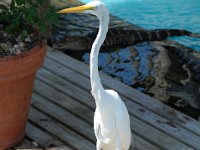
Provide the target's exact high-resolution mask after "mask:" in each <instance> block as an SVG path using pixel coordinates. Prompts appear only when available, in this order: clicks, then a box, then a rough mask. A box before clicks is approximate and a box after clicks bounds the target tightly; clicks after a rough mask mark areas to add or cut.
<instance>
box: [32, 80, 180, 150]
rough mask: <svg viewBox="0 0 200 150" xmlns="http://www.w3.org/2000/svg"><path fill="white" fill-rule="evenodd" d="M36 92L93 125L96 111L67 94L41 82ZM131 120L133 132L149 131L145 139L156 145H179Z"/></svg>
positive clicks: (146, 126)
mask: <svg viewBox="0 0 200 150" xmlns="http://www.w3.org/2000/svg"><path fill="white" fill-rule="evenodd" d="M35 91H37V92H38V93H39V94H40V95H42V96H43V97H44V98H45V99H48V100H49V101H51V102H53V103H56V104H57V105H58V106H61V107H63V108H65V109H67V110H69V111H70V112H72V113H75V114H76V115H78V116H79V117H80V118H84V119H85V120H87V121H88V122H90V123H91V124H93V113H94V112H93V111H94V110H92V109H90V108H87V107H85V108H84V106H83V105H81V104H80V103H78V102H77V103H74V102H76V101H74V100H73V99H71V98H70V97H68V96H67V95H66V94H63V93H62V92H59V91H57V90H56V89H55V88H52V87H50V86H48V85H46V84H44V83H42V82H39V81H36V84H35ZM55 93H56V94H55ZM72 105H73V106H72ZM82 108H83V109H82ZM83 114H84V115H83ZM131 120H132V122H134V123H132V125H131V126H132V130H133V131H134V132H137V131H145V130H147V132H143V137H145V138H146V139H148V138H149V139H150V140H151V142H152V143H155V145H158V144H159V143H160V144H161V143H164V144H162V145H169V143H167V144H165V143H166V142H169V141H170V143H178V142H177V141H175V140H174V139H172V138H171V137H168V136H167V135H165V134H163V133H161V132H159V131H158V130H155V129H154V128H152V127H149V126H148V125H145V124H144V123H143V122H141V121H139V120H137V119H136V118H133V117H132V118H131ZM143 124H144V125H143ZM144 128H145V130H144ZM90 130H92V131H93V128H91V129H90ZM151 134H153V135H155V136H154V138H152V135H151ZM160 137H163V139H164V140H162V139H160ZM137 139H138V137H137V136H136V138H135V140H136V141H137V142H135V143H138V140H137ZM140 141H141V139H140ZM140 143H141V142H140ZM143 143H144V142H143ZM143 145H144V144H143ZM146 145H147V144H146ZM177 145H181V144H177ZM138 146H139V147H137V148H138V149H141V146H140V145H138ZM147 147H149V148H150V146H147ZM151 147H152V146H151ZM179 147H180V146H179ZM151 149H156V147H153V148H151Z"/></svg>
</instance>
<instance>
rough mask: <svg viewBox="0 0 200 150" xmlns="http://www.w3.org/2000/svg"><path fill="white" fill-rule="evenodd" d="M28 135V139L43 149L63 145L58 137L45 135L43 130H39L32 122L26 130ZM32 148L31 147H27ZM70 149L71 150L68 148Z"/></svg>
mask: <svg viewBox="0 0 200 150" xmlns="http://www.w3.org/2000/svg"><path fill="white" fill-rule="evenodd" d="M26 134H27V137H29V138H30V139H32V140H33V141H34V142H36V143H38V144H39V145H41V146H42V147H50V146H53V145H54V146H60V145H63V143H62V142H61V141H58V140H57V139H56V137H52V136H51V135H49V134H47V133H45V132H44V131H42V130H41V129H39V128H37V127H36V126H34V125H33V124H31V123H30V122H29V123H28V124H27V129H26ZM26 148H30V147H26ZM68 149H70V148H69V147H68Z"/></svg>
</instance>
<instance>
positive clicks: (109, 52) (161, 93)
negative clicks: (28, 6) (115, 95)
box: [53, 0, 200, 119]
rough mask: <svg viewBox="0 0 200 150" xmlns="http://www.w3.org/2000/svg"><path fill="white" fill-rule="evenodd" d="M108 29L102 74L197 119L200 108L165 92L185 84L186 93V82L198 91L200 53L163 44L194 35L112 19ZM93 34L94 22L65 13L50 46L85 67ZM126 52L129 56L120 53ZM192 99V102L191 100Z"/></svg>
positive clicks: (95, 22)
mask: <svg viewBox="0 0 200 150" xmlns="http://www.w3.org/2000/svg"><path fill="white" fill-rule="evenodd" d="M56 1H58V0H56ZM54 2H55V1H54ZM80 3H81V2H78V1H73V2H72V3H70V4H68V5H69V6H70V7H71V6H76V5H80ZM109 28H110V33H108V37H109V36H110V39H109V38H108V40H107V41H106V42H107V43H108V44H107V46H105V47H103V48H102V50H101V53H100V57H101V58H102V60H101V58H100V60H99V61H100V66H99V68H100V70H101V71H103V72H105V73H107V74H110V75H111V76H112V77H114V78H117V79H119V80H121V81H122V82H124V83H126V84H128V85H130V86H132V87H134V88H136V89H138V90H140V91H142V92H144V93H146V94H148V95H151V96H154V97H156V98H157V99H158V100H160V101H162V102H165V103H167V104H168V105H170V106H172V107H174V108H176V109H179V110H181V111H183V112H184V113H186V114H188V115H190V116H192V117H194V118H196V119H197V118H198V116H200V106H198V107H199V108H198V107H196V108H194V107H192V106H191V105H190V103H189V102H187V105H184V106H182V105H176V104H177V101H179V100H180V99H183V100H184V97H180V96H179V94H178V92H179V91H177V95H176V94H173V95H170V93H167V92H166V91H167V89H168V88H170V87H173V86H184V89H185V90H186V92H187V86H185V85H187V84H188V83H191V84H192V85H194V86H195V88H197V91H198V89H200V73H199V72H198V70H200V59H199V58H198V57H199V53H198V52H196V51H194V50H192V49H190V48H187V47H186V46H184V45H181V44H179V43H177V42H174V41H169V40H167V37H169V36H173V35H180V36H182V35H187V36H190V35H192V36H193V34H192V33H188V32H187V31H185V30H176V31H171V30H168V29H166V30H155V31H148V30H145V29H143V28H140V27H139V26H137V25H134V24H131V23H129V22H126V21H124V20H122V19H119V18H117V17H115V16H112V15H111V16H110V24H109ZM97 30H98V20H97V18H96V17H94V16H91V15H86V14H68V15H63V16H61V17H60V23H59V24H58V25H57V26H56V27H54V28H53V39H54V47H55V48H56V49H59V50H61V51H63V52H64V53H66V54H69V55H71V56H73V57H75V58H78V59H81V60H83V61H85V62H86V63H89V60H88V59H89V52H90V47H91V44H92V42H90V41H93V38H95V35H96V31H97ZM150 32H151V33H152V34H151V33H150ZM125 33H126V34H125ZM127 33H128V34H127ZM133 34H134V36H133ZM135 34H137V35H135ZM119 35H122V36H123V35H125V36H128V37H126V40H127V39H128V40H132V41H133V40H135V41H137V42H136V43H135V44H134V43H131V44H130V43H125V45H117V43H119V42H120V41H117V40H125V38H124V37H123V38H121V37H119ZM115 36H116V37H115ZM163 36H164V38H163ZM195 36H196V35H195ZM197 36H199V35H197ZM112 37H115V41H111V40H112ZM147 37H148V38H147ZM136 38H138V39H136ZM157 41H159V42H157ZM113 43H114V44H113ZM115 43H116V44H115ZM105 44H106V43H105ZM109 44H110V45H111V46H109ZM126 44H127V45H126ZM125 51H126V52H127V54H129V56H127V55H126V54H125V53H124V52H125ZM131 66H132V67H131ZM130 67H131V68H130ZM182 81H183V82H182ZM184 81H185V82H184ZM194 91H195V90H194ZM188 93H189V94H190V96H191V97H194V96H196V93H194V92H193V93H192V92H188ZM185 100H186V99H185ZM190 100H191V101H193V100H195V98H191V99H190Z"/></svg>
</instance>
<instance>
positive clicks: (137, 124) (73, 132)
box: [14, 49, 200, 150]
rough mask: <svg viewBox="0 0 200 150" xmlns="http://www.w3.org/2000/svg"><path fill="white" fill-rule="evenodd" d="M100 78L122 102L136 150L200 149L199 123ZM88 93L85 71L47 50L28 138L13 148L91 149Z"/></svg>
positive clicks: (91, 109) (77, 63)
mask: <svg viewBox="0 0 200 150" xmlns="http://www.w3.org/2000/svg"><path fill="white" fill-rule="evenodd" d="M101 79H102V82H103V84H104V86H105V87H106V88H112V89H114V90H116V91H117V92H118V93H119V94H120V96H121V98H122V99H123V100H124V102H125V104H126V106H127V108H128V110H129V114H130V118H131V128H132V133H133V136H134V137H133V138H134V145H135V147H136V149H137V150H161V149H162V150H163V149H168V150H192V149H200V123H199V122H197V121H196V120H194V119H192V118H190V117H188V116H186V115H184V114H182V113H180V112H178V111H176V110H174V109H172V108H170V107H168V106H166V105H164V104H162V103H160V102H159V101H157V100H155V99H153V98H151V97H149V96H146V95H144V94H142V93H140V92H138V91H136V90H134V89H133V88H131V87H129V86H127V85H125V84H123V83H121V82H119V81H117V80H115V79H113V78H111V77H109V76H107V75H105V74H103V73H102V74H101ZM90 90H91V87H90V83H89V68H88V66H87V65H85V64H83V63H82V62H80V61H77V60H75V59H73V58H71V57H69V56H67V55H65V54H63V53H61V52H58V51H54V50H50V49H49V50H48V53H47V57H46V60H45V63H44V66H43V68H42V69H40V71H39V72H38V74H37V78H36V81H35V87H34V94H33V97H32V105H31V109H30V115H29V122H28V126H27V135H26V138H25V139H24V141H23V142H22V143H21V145H19V146H16V147H15V148H14V149H17V148H18V147H21V148H30V147H31V146H33V145H34V143H35V146H36V147H37V145H36V143H38V144H39V147H50V146H60V145H65V149H66V150H67V149H69V150H71V149H80V150H90V149H91V150H94V149H95V142H96V139H95V136H94V131H93V114H94V109H95V103H94V100H93V97H92V96H91V94H90ZM33 141H34V142H33Z"/></svg>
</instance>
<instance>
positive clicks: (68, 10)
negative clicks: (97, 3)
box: [57, 5, 95, 14]
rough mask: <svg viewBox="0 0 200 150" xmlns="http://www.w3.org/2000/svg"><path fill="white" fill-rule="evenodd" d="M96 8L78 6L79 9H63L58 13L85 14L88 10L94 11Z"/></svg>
mask: <svg viewBox="0 0 200 150" xmlns="http://www.w3.org/2000/svg"><path fill="white" fill-rule="evenodd" d="M94 8H95V7H93V6H87V5H83V6H78V7H72V8H66V9H62V10H60V11H58V12H57V13H59V14H66V13H82V12H84V11H86V10H93V9H94Z"/></svg>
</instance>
